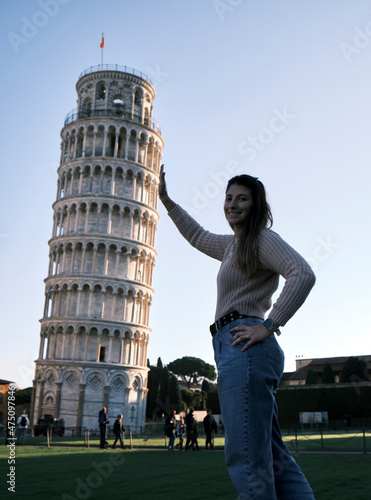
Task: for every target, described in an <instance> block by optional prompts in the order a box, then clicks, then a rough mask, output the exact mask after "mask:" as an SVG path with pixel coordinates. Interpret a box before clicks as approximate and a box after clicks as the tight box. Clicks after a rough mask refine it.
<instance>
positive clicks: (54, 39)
mask: <svg viewBox="0 0 371 500" xmlns="http://www.w3.org/2000/svg"><path fill="white" fill-rule="evenodd" d="M0 26H1V41H2V43H1V66H2V78H1V80H0V86H1V96H2V102H1V109H2V120H1V125H0V126H1V138H2V148H1V149H2V158H1V181H0V193H1V196H0V203H1V210H0V276H1V288H0V293H1V297H0V299H1V300H0V307H1V310H0V333H1V348H0V367H1V369H0V378H3V379H8V380H12V381H15V382H16V383H17V384H18V385H19V386H20V387H27V386H30V385H31V384H32V379H33V375H34V360H35V359H36V358H37V355H38V348H39V334H40V324H39V319H41V317H42V314H43V309H44V282H43V280H44V279H45V278H46V277H47V270H48V253H49V249H48V240H49V238H50V237H51V232H52V217H53V211H52V203H53V202H54V200H55V196H56V187H57V168H58V165H59V158H60V130H61V128H62V126H63V121H64V118H65V116H66V114H67V113H68V112H69V111H70V110H71V109H73V108H74V107H75V106H76V99H77V95H76V90H75V84H76V81H77V79H78V76H79V74H80V73H81V72H82V71H83V70H85V69H87V68H89V67H90V66H92V65H96V64H100V62H101V50H100V48H99V45H100V42H101V34H102V33H104V34H105V42H106V44H105V49H104V62H105V63H111V64H120V65H127V66H130V67H133V68H135V69H137V70H139V71H142V72H144V73H146V74H148V75H149V76H150V78H151V79H152V81H153V83H154V85H155V88H156V92H157V97H156V99H155V102H154V105H155V108H154V117H155V119H156V120H157V121H158V122H159V123H160V125H161V128H162V136H163V138H164V141H165V148H164V151H163V162H164V163H165V167H166V171H167V182H168V187H169V193H170V195H171V196H172V197H173V198H174V199H175V200H176V201H177V202H178V203H180V204H181V205H182V206H184V207H185V208H186V209H188V210H189V211H191V213H192V214H193V215H194V216H195V218H196V219H197V220H198V221H199V222H200V223H201V224H202V225H203V226H204V227H205V228H207V229H209V230H212V231H214V232H218V233H229V232H230V229H229V227H228V225H227V223H226V221H225V219H224V215H223V209H222V206H223V198H224V185H225V182H226V180H227V179H228V178H229V177H231V176H232V175H234V174H235V173H249V174H252V175H254V176H258V177H259V178H260V179H261V180H262V182H263V183H264V184H265V186H266V189H267V192H268V196H269V201H270V203H271V206H272V210H273V215H274V226H273V229H275V230H276V231H277V232H278V233H279V234H280V235H281V236H282V237H283V238H284V239H285V240H286V241H287V242H289V243H290V244H291V245H292V246H293V247H294V248H295V249H297V250H298V251H299V252H300V253H301V254H302V255H303V256H304V257H305V258H306V259H307V260H308V261H309V262H310V264H311V265H312V266H313V269H314V270H315V273H316V275H317V283H316V285H315V288H314V289H313V290H312V292H311V294H310V296H309V298H308V299H307V301H306V302H305V303H304V305H303V306H302V308H301V309H300V310H299V311H298V312H297V313H296V315H295V316H294V317H293V318H292V319H291V320H290V321H289V323H288V324H287V325H286V326H285V327H284V328H283V329H282V335H281V337H280V340H279V341H280V344H281V346H282V348H283V349H284V351H285V354H286V367H285V369H286V371H292V370H294V369H295V358H296V356H302V357H304V358H312V357H331V356H351V355H365V354H371V335H370V334H371V327H370V319H369V309H370V269H369V258H370V257H369V256H370V247H371V236H370V181H371V175H370V161H371V154H370V149H371V140H370V136H371V112H370V108H371V99H370V89H371V69H370V68H371V64H370V61H371V3H370V2H369V1H365V0H347V1H344V0H311V1H309V0H308V1H306V2H305V1H300V2H298V1H297V0H281V1H273V0H272V1H267V0H259V1H258V0H255V1H253V0H220V1H213V0H179V1H174V0H173V1H170V0H163V1H161V0H157V1H156V0H152V1H150V0H136V1H135V2H133V1H130V2H129V1H118V0H117V1H116V0H106V1H105V2H102V1H97V0H90V1H88V0H58V1H57V0H45V1H43V0H39V1H34V0H29V1H25V0H17V1H14V2H6V3H4V5H3V6H2V16H1V20H0ZM159 212H160V220H159V224H158V231H157V235H156V248H157V250H158V256H157V260H156V267H155V271H154V288H155V294H154V297H153V304H152V308H151V318H150V325H151V328H152V330H153V331H152V334H151V337H150V344H149V349H148V356H149V359H150V361H151V363H152V364H154V363H156V361H157V358H158V357H161V358H162V361H163V362H164V363H165V364H166V363H169V362H170V361H173V360H174V359H176V358H178V357H182V356H186V355H188V356H196V357H200V358H202V359H204V360H205V361H207V362H209V363H213V352H212V346H211V337H210V334H209V331H208V326H209V324H210V323H211V322H212V321H213V318H214V311H215V298H216V288H215V283H216V274H217V270H218V262H216V261H213V260H211V259H210V258H208V257H206V256H204V255H203V254H200V253H198V252H197V251H196V250H194V249H193V248H192V247H190V246H189V245H188V243H187V242H185V241H184V240H183V239H182V237H181V236H180V235H179V233H178V232H177V230H176V228H175V227H174V226H173V224H172V222H171V220H170V219H169V217H168V216H167V215H166V212H165V210H164V209H163V207H162V206H160V208H159Z"/></svg>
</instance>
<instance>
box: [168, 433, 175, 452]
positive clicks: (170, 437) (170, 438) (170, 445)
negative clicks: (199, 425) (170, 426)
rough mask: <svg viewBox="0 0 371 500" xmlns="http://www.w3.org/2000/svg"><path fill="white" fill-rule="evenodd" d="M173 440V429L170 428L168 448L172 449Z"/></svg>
mask: <svg viewBox="0 0 371 500" xmlns="http://www.w3.org/2000/svg"><path fill="white" fill-rule="evenodd" d="M174 441H175V430H172V431H171V434H170V436H169V446H168V448H169V450H173V449H174Z"/></svg>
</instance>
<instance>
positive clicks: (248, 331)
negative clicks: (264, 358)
mask: <svg viewBox="0 0 371 500" xmlns="http://www.w3.org/2000/svg"><path fill="white" fill-rule="evenodd" d="M231 332H232V333H234V334H235V335H234V339H235V341H234V342H233V344H232V345H238V344H240V343H241V342H247V343H246V344H245V345H244V346H243V348H242V349H241V351H247V349H248V348H249V347H251V346H252V345H254V344H256V343H257V342H261V341H262V340H264V339H267V338H268V337H270V336H271V335H272V333H271V332H269V331H268V330H267V329H266V328H265V326H263V325H262V324H260V325H254V326H247V325H239V326H235V327H234V328H231Z"/></svg>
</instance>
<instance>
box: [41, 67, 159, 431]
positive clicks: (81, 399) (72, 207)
mask: <svg viewBox="0 0 371 500" xmlns="http://www.w3.org/2000/svg"><path fill="white" fill-rule="evenodd" d="M76 89H77V95H78V99H77V108H76V109H75V110H73V111H72V112H70V113H69V114H68V115H67V117H66V119H65V123H64V127H63V128H62V131H61V138H62V142H61V159H60V166H59V168H58V187H57V196H56V201H55V203H54V204H53V211H54V224H53V232H52V237H51V239H50V241H49V247H50V254H49V256H50V260H49V272H48V277H47V278H46V279H45V284H46V286H45V308H44V315H43V318H42V319H41V333H40V337H41V339H40V349H39V357H38V359H37V360H36V370H35V380H34V382H33V384H34V391H33V394H34V395H33V401H32V407H31V415H32V423H36V422H37V420H38V418H40V417H42V416H44V415H48V414H49V415H53V416H54V417H59V418H63V419H64V420H65V426H66V427H67V428H75V429H79V428H81V427H87V428H89V429H96V428H97V427H98V412H99V410H100V409H101V407H102V406H106V407H108V414H109V416H110V418H111V423H112V419H113V418H115V417H116V416H117V414H118V413H122V414H123V415H124V420H123V421H124V426H125V427H130V428H131V429H133V430H134V431H138V430H140V428H141V427H142V426H143V425H144V420H145V407H146V394H147V373H148V368H147V346H148V338H149V333H150V328H149V312H150V307H151V301H152V295H153V292H154V290H153V288H152V273H153V268H154V264H155V256H156V250H155V232H156V226H157V220H158V212H157V191H158V177H159V169H160V161H161V153H162V149H163V140H162V138H161V135H160V128H159V126H158V124H156V123H155V122H154V121H153V118H152V109H153V100H154V98H155V89H154V87H153V85H152V83H151V81H150V79H149V78H148V77H147V76H146V75H144V74H143V73H140V72H138V71H136V70H134V69H132V68H128V67H126V66H125V67H122V66H117V65H107V64H106V65H104V66H103V67H102V66H95V67H91V68H89V69H88V70H86V71H84V72H83V73H82V74H81V75H80V77H79V79H78V81H77V84H76Z"/></svg>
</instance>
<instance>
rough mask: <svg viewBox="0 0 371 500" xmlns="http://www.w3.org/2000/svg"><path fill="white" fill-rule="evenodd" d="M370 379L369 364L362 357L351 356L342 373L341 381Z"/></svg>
mask: <svg viewBox="0 0 371 500" xmlns="http://www.w3.org/2000/svg"><path fill="white" fill-rule="evenodd" d="M364 380H368V374H367V365H366V363H365V362H364V361H362V360H361V359H359V358H357V357H355V356H351V357H349V358H348V359H347V360H346V361H345V363H344V366H343V369H342V370H341V373H340V382H362V381H364Z"/></svg>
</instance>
